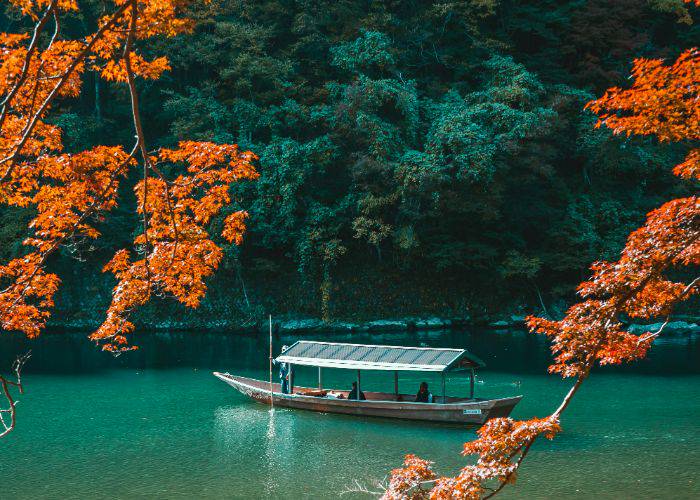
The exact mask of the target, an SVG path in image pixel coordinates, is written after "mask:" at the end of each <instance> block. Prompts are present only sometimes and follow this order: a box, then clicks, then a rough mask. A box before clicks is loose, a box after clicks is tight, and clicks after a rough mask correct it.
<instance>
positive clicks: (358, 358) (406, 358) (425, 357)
mask: <svg viewBox="0 0 700 500" xmlns="http://www.w3.org/2000/svg"><path fill="white" fill-rule="evenodd" d="M276 361H278V362H281V363H291V364H294V365H305V366H320V367H327V368H346V369H353V370H401V371H424V372H446V371H450V370H456V369H460V368H477V367H482V366H484V363H483V361H481V360H480V359H479V358H477V357H476V356H474V355H472V354H470V353H469V352H467V351H466V350H464V349H439V348H436V347H402V346H389V345H366V344H341V343H338V342H314V341H310V340H299V341H298V342H296V343H295V344H294V345H292V346H291V347H289V348H287V349H285V350H284V351H283V352H282V353H281V354H280V355H279V356H278V357H277V358H276Z"/></svg>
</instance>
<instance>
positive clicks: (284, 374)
mask: <svg viewBox="0 0 700 500" xmlns="http://www.w3.org/2000/svg"><path fill="white" fill-rule="evenodd" d="M287 349H288V347H287V346H286V345H283V346H282V352H284V351H286V350H287ZM280 386H281V387H282V394H289V364H288V363H284V362H282V363H280Z"/></svg>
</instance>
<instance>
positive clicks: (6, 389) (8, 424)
mask: <svg viewBox="0 0 700 500" xmlns="http://www.w3.org/2000/svg"><path fill="white" fill-rule="evenodd" d="M31 354H32V353H31V351H29V352H27V353H26V354H24V355H22V356H19V357H18V358H17V359H16V360H15V362H14V364H13V365H12V371H13V372H14V375H15V379H14V380H11V379H9V378H7V377H5V376H3V375H0V390H2V394H3V396H4V397H5V399H6V400H7V404H8V407H7V408H1V409H0V425H2V429H0V438H3V437H5V436H7V435H8V434H9V433H10V432H12V430H13V429H14V428H15V426H16V424H17V403H19V401H17V400H15V399H14V397H13V395H12V390H11V389H10V388H11V387H14V388H16V389H17V391H18V392H19V394H24V385H23V384H22V368H24V365H25V363H26V362H27V361H28V360H29V358H30V357H31ZM3 415H6V416H3Z"/></svg>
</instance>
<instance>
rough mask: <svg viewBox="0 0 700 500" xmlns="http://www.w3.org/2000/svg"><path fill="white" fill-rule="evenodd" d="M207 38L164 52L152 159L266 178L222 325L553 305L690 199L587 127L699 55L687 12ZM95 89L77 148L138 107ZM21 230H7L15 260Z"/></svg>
mask: <svg viewBox="0 0 700 500" xmlns="http://www.w3.org/2000/svg"><path fill="white" fill-rule="evenodd" d="M89 3H90V6H91V9H89V10H88V11H89V12H95V13H97V12H99V11H100V9H101V3H100V2H99V1H98V0H92V1H91V2H89ZM196 16H197V18H198V19H199V20H200V22H199V25H198V26H197V28H196V31H195V33H194V34H193V35H191V36H187V37H181V38H177V39H174V40H163V41H162V45H161V46H158V47H153V50H154V51H158V52H165V53H166V54H167V55H168V57H169V58H170V60H171V63H172V66H173V70H172V71H171V72H170V73H169V74H168V75H167V76H166V77H164V78H163V79H162V81H159V82H157V83H155V84H148V85H146V84H143V85H141V87H140V88H141V91H142V93H143V95H144V98H143V106H144V109H145V115H146V117H145V118H146V122H147V130H148V134H149V137H148V139H149V140H150V141H151V143H152V144H151V145H152V146H153V147H156V146H158V145H169V144H172V143H174V142H176V141H178V140H180V139H183V138H191V139H207V140H213V141H221V142H231V141H234V142H238V143H239V144H240V145H241V146H242V147H244V148H249V149H251V150H253V151H254V152H256V153H257V154H258V155H259V156H260V160H259V162H258V167H259V170H260V173H261V178H260V179H259V180H258V181H257V182H255V183H251V184H249V185H245V186H241V188H240V191H239V192H238V193H237V197H238V198H239V199H240V200H241V202H242V204H243V206H245V207H247V208H248V209H249V211H250V213H251V219H250V221H249V222H250V230H249V233H248V235H247V239H246V242H245V243H244V245H243V246H242V247H241V248H240V249H238V248H229V250H228V251H229V253H230V254H231V255H230V256H231V259H230V260H229V263H230V265H229V267H228V269H225V270H224V273H223V275H222V276H220V277H218V278H217V279H216V280H214V282H213V283H212V287H213V290H212V293H213V297H212V298H211V300H210V302H209V303H208V304H205V306H204V307H205V309H207V308H209V309H207V310H208V311H209V312H217V311H218V312H221V310H220V308H219V309H217V307H218V306H216V305H215V304H217V303H219V304H220V303H229V304H239V305H240V309H241V311H242V312H243V315H246V314H251V313H253V312H255V311H259V310H260V308H262V307H263V305H262V304H263V303H264V301H265V300H274V301H276V303H275V306H274V307H275V308H276V309H277V310H278V311H280V310H282V311H285V310H286V311H287V312H303V313H314V314H322V315H324V316H326V317H338V316H340V317H342V316H348V315H349V314H350V313H356V314H359V315H362V312H363V310H366V311H368V314H370V313H371V314H377V312H378V311H379V309H378V307H379V306H377V304H380V303H382V304H385V305H386V307H388V308H394V309H403V310H401V311H399V313H402V314H405V313H415V314H418V313H422V312H426V311H431V312H436V311H439V310H440V309H441V308H449V309H451V312H454V311H458V312H464V313H466V312H467V311H466V310H468V309H472V310H475V309H478V308H479V307H483V306H484V305H486V306H488V305H489V304H490V303H493V302H496V301H501V302H502V301H504V300H505V301H507V302H511V303H526V304H528V306H535V305H539V303H540V301H539V299H538V295H540V294H541V295H542V297H543V300H544V302H545V303H550V302H554V301H555V300H558V299H560V298H562V297H563V298H567V297H570V296H571V293H572V287H573V285H574V284H575V283H577V282H578V281H580V279H581V278H582V277H583V276H585V274H586V270H587V267H588V265H589V264H590V262H591V261H593V260H596V259H599V258H605V257H610V256H612V255H614V254H615V253H617V252H618V251H619V249H620V248H621V246H622V244H623V242H624V238H625V236H626V235H627V234H628V233H629V231H630V230H631V229H633V228H634V227H636V226H638V225H639V223H640V221H641V220H642V218H643V216H644V214H645V213H646V212H647V211H648V210H649V209H650V208H652V207H654V206H656V205H658V204H659V203H660V201H661V200H663V199H666V198H668V197H669V196H671V194H672V193H675V191H677V190H679V189H680V188H679V187H678V184H676V182H675V181H674V180H673V178H672V176H671V174H670V169H669V166H670V165H673V164H674V163H676V162H677V160H678V158H679V156H678V151H675V150H674V149H673V148H672V147H669V146H659V145H658V144H656V143H654V141H653V140H650V139H639V138H631V139H627V138H619V137H612V136H611V134H610V133H609V132H608V131H606V130H594V129H593V127H592V125H593V122H594V120H593V118H592V116H590V115H589V114H588V113H586V112H584V111H583V110H582V108H583V105H584V103H585V102H587V101H588V100H590V99H591V98H593V97H594V96H596V95H598V94H600V93H601V92H602V90H604V89H605V88H606V87H608V86H610V85H615V84H621V83H623V82H624V77H625V75H626V74H627V72H628V69H629V64H630V61H631V60H632V58H634V57H635V56H642V55H643V56H647V57H649V56H660V57H665V56H667V55H668V56H673V55H675V54H677V53H678V51H679V49H680V48H682V47H686V46H689V45H691V44H692V40H696V41H697V40H698V38H700V37H699V36H698V35H699V34H700V33H699V32H700V30H699V29H698V28H697V27H695V26H694V25H692V24H691V23H690V22H689V19H688V17H687V12H686V11H685V10H684V7H682V4H681V2H680V1H679V0H641V1H640V0H619V1H615V2H608V1H604V0H574V1H568V2H562V1H555V0H536V1H517V2H515V1H510V0H465V1H442V2H438V1H433V2H431V1H419V0H404V1H370V2H368V1H358V0H340V1H325V0H321V1H316V2H307V1H293V0H266V1H256V0H212V2H211V3H209V4H206V5H205V4H202V5H201V6H200V7H198V11H197V13H196ZM696 17H697V16H696ZM11 22H13V21H12V16H11V15H10V16H6V17H5V18H4V23H5V24H6V25H7V24H8V23H11ZM94 22H95V21H94V18H80V19H75V21H74V23H73V25H71V26H67V27H64V29H67V30H74V31H80V30H81V27H82V26H86V25H88V26H89V25H91V24H94ZM88 78H89V79H90V82H89V85H88V91H87V92H85V93H84V95H83V97H82V98H81V100H80V101H79V102H72V103H66V105H65V107H64V112H63V114H62V115H60V116H58V117H57V118H56V120H58V121H60V122H61V123H62V125H63V126H64V127H65V129H66V131H67V138H66V143H67V144H69V145H70V146H71V147H76V148H78V147H85V146H86V145H91V144H95V143H105V142H107V143H110V142H114V141H125V142H126V141H128V139H129V136H130V135H131V130H130V127H129V126H127V125H126V124H127V123H129V122H128V107H127V99H126V94H125V93H124V90H123V89H122V88H117V87H112V86H111V85H108V84H106V83H104V82H97V81H95V79H94V75H89V76H88ZM676 194H677V193H676ZM25 220H26V214H18V213H9V212H8V211H7V210H6V209H2V211H0V224H1V226H0V241H1V247H2V248H1V250H0V257H2V258H3V259H7V258H8V257H9V256H10V255H12V254H16V253H17V252H19V251H21V250H20V246H19V245H17V241H18V240H19V239H20V238H21V236H22V234H23V232H24V229H23V223H24V221H25ZM113 220H114V219H113ZM138 230H139V225H138V221H136V220H135V219H133V218H132V215H130V214H129V212H128V211H127V210H124V211H123V212H122V213H121V215H120V216H119V217H117V220H116V222H113V223H111V224H110V226H109V227H106V228H104V232H105V237H104V238H103V239H102V240H100V241H99V242H98V243H97V245H96V246H97V248H96V249H95V250H96V251H95V252H94V253H92V254H91V255H90V256H87V259H88V260H89V262H88V264H91V265H90V266H88V265H87V264H80V263H75V264H74V263H71V262H70V260H69V259H70V257H71V256H70V255H63V256H62V257H61V258H60V262H57V263H56V265H57V266H61V267H62V268H63V269H65V271H64V272H62V275H63V276H64V277H65V285H66V286H65V287H64V292H63V296H62V297H63V298H62V301H63V302H62V303H63V305H64V306H65V307H66V308H67V309H71V308H72V309H73V310H79V309H81V308H85V307H86V306H85V305H84V303H85V301H89V300H92V298H94V297H95V296H96V295H97V296H99V295H100V294H98V293H97V290H99V289H100V288H101V287H103V288H104V287H107V288H108V283H109V279H108V278H106V277H101V278H99V279H98V278H96V277H95V276H94V275H93V274H90V272H92V271H90V272H87V271H86V268H87V267H89V268H90V269H92V268H94V269H99V267H100V266H101V265H102V264H103V263H104V262H105V261H106V259H107V258H108V257H109V255H110V254H111V251H112V249H114V248H115V247H117V246H125V245H128V244H129V241H131V239H132V236H133V233H134V232H135V231H138ZM86 273H87V274H86ZM86 276H89V283H90V286H86V285H85V283H86V278H85V277H86ZM244 276H245V281H246V283H247V284H248V285H249V288H250V289H251V290H248V291H249V292H250V293H251V295H252V299H249V298H248V297H246V298H245V299H244V298H243V295H242V292H241V290H242V285H243V277H244ZM270 282H275V284H270ZM96 283H102V284H103V285H104V286H103V285H100V286H97V285H96ZM71 287H72V289H69V290H66V288H71ZM370 296H371V297H370ZM383 296H386V297H384V298H383ZM389 296H390V297H389ZM217 297H219V302H217V299H216V298H217ZM270 297H272V298H270ZM384 299H386V300H384ZM261 300H262V302H261ZM212 304H214V305H212ZM266 305H269V304H266ZM225 312H227V313H228V312H229V310H228V309H227V310H226V311H225Z"/></svg>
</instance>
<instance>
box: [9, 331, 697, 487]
mask: <svg viewBox="0 0 700 500" xmlns="http://www.w3.org/2000/svg"><path fill="white" fill-rule="evenodd" d="M322 337H323V336H322V335H319V336H317V338H322ZM329 338H334V339H338V340H340V341H356V342H376V343H387V344H405V345H420V344H426V345H431V346H440V347H467V348H468V349H470V350H471V351H473V352H474V353H475V354H477V355H478V356H480V357H481V358H482V359H484V361H486V363H487V365H488V367H487V369H485V370H482V371H481V372H480V373H479V375H480V383H479V384H477V386H476V390H477V395H479V396H507V395H514V394H523V395H524V396H525V398H524V399H523V401H522V402H521V404H520V405H518V407H517V408H516V411H515V412H514V416H515V417H529V416H533V415H537V416H544V415H546V414H547V413H549V412H551V411H552V409H553V408H554V407H555V405H556V404H557V403H558V401H559V399H560V398H561V396H562V395H563V394H564V393H565V392H566V390H567V388H568V384H569V383H568V382H566V381H562V380H561V379H559V378H557V377H555V376H549V375H546V371H545V369H546V364H547V360H548V352H547V349H546V346H545V345H544V343H543V342H542V341H541V340H540V339H538V338H536V337H533V336H531V335H529V334H526V333H524V332H508V333H504V332H501V333H496V332H459V333H433V334H421V335H419V334H405V333H401V334H383V335H374V336H372V337H367V336H365V337H362V336H354V337H353V338H352V339H349V338H342V337H338V336H333V337H329ZM292 340H293V339H288V338H285V339H276V340H275V342H276V348H277V349H278V348H279V346H280V344H281V342H286V343H289V342H290V341H292ZM138 341H139V343H140V345H141V350H139V351H137V352H135V353H132V354H128V355H125V356H121V357H118V358H116V359H115V358H113V357H111V356H110V355H107V354H105V353H101V352H99V351H97V350H95V349H94V347H92V345H91V344H90V343H89V342H87V341H86V340H84V337H83V336H81V335H73V334H71V335H45V336H43V337H40V338H39V339H38V340H37V341H33V342H29V341H27V340H25V339H22V338H18V337H10V336H7V335H5V336H0V363H2V366H8V365H9V363H10V360H11V358H12V357H13V356H14V354H15V353H18V352H23V350H25V349H26V348H27V347H31V348H32V350H33V357H32V360H31V362H30V364H29V366H28V367H27V370H26V375H25V382H26V385H27V394H26V395H25V396H24V397H22V400H21V403H20V407H19V412H20V414H19V423H18V427H17V429H16V431H15V432H13V433H12V434H11V435H10V436H8V437H7V438H6V439H4V440H2V441H0V466H1V467H2V469H3V471H4V472H3V476H2V480H1V483H0V498H3V499H5V498H8V499H13V498H32V499H37V498H47V499H49V498H51V499H53V498H62V499H64V498H88V499H90V498H115V497H119V498H169V499H170V498H205V499H208V498H260V497H270V498H299V497H314V498H331V497H336V496H337V495H338V494H339V493H340V492H342V491H344V490H346V489H347V488H348V487H350V486H352V484H353V482H354V481H355V480H358V481H360V482H361V483H363V484H365V485H367V486H369V487H370V488H371V487H372V483H373V481H375V480H378V479H382V477H383V476H384V475H385V474H386V472H387V471H388V470H390V469H391V468H392V467H395V466H397V465H398V464H399V463H400V462H401V460H402V456H403V455H404V454H405V453H407V452H410V453H416V454H418V455H420V456H422V457H424V458H428V459H431V460H435V461H436V462H437V463H438V464H439V465H438V468H439V470H440V471H441V472H445V473H451V472H454V471H456V470H458V468H459V466H460V464H463V463H464V459H463V458H462V457H461V456H460V455H459V451H460V449H461V443H462V442H463V441H465V440H467V439H470V438H472V437H473V436H474V431H473V429H465V428H455V427H449V426H441V425H434V424H421V423H408V422H395V421H391V420H382V419H370V420H364V419H357V418H354V417H347V416H336V415H319V414H315V413H310V412H303V411H295V410H277V411H275V412H274V414H272V415H271V414H270V412H269V411H268V409H267V408H266V407H265V406H263V405H260V404H258V403H254V402H251V401H249V400H248V399H246V398H244V397H243V396H241V395H239V394H238V393H236V392H235V391H234V390H233V389H231V388H229V387H228V386H226V385H225V384H223V383H222V382H220V381H218V380H217V379H215V378H214V377H212V376H211V371H212V370H219V371H230V372H235V373H240V374H245V375H249V376H256V377H260V378H267V343H266V339H255V338H250V337H241V336H225V335H213V334H197V333H178V334H142V335H139V336H138ZM698 345H699V343H698V339H697V337H693V338H676V339H665V340H663V341H661V342H659V344H658V345H656V346H655V348H654V350H653V352H652V354H651V356H650V359H648V360H645V361H643V362H641V363H639V364H637V365H635V366H633V367H627V368H615V369H606V370H598V372H597V373H595V374H594V376H593V377H592V378H591V379H590V380H589V381H588V383H587V384H586V385H585V386H584V387H583V389H582V390H581V392H580V393H579V395H578V396H577V398H576V399H575V401H574V402H573V403H572V405H571V407H570V409H569V411H567V414H566V415H565V417H564V420H563V424H564V428H565V431H564V432H563V433H562V434H561V435H560V436H559V437H558V438H557V439H556V440H555V441H553V442H548V441H543V442H540V443H538V444H537V445H535V447H534V448H533V450H532V451H531V454H530V456H529V457H528V460H527V462H526V465H525V466H524V467H523V469H522V471H521V474H520V479H519V481H518V484H517V486H516V487H515V488H512V489H510V490H508V492H507V493H506V494H505V495H503V498H591V497H600V498H617V499H619V498H650V499H651V498H669V497H673V498H699V497H700V485H699V484H698V472H697V464H698V463H700V433H699V432H698V431H699V430H700V429H699V427H700V426H699V425H698V424H699V420H698V415H699V414H700V350H699V349H698ZM353 378H354V374H353V373H351V372H345V371H342V370H326V371H324V383H325V385H326V386H338V387H348V386H349V385H350V382H351V381H352V380H353ZM423 379H427V381H428V382H429V383H430V384H431V387H432V388H433V390H436V389H437V388H438V387H439V378H438V376H435V375H420V374H402V375H401V377H400V384H401V386H402V388H405V389H406V392H411V391H413V390H415V389H416V388H417V386H418V383H419V382H420V381H421V380H423ZM297 381H298V383H301V384H304V383H308V384H309V385H313V384H314V383H315V370H313V369H301V370H299V371H298V372H297ZM447 387H448V393H451V394H455V395H456V394H465V393H466V392H467V391H468V382H467V381H466V379H464V377H463V376H451V377H450V378H449V379H448V383H447ZM363 388H365V389H368V390H369V389H376V390H382V389H385V390H393V376H391V375H386V374H381V373H367V374H365V375H363ZM353 496H355V495H349V497H353Z"/></svg>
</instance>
